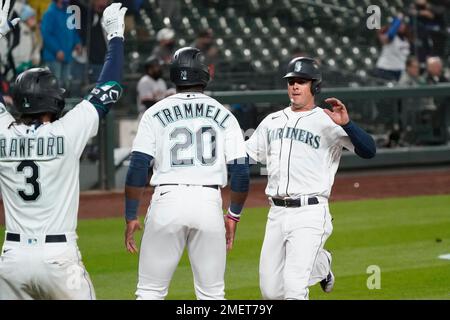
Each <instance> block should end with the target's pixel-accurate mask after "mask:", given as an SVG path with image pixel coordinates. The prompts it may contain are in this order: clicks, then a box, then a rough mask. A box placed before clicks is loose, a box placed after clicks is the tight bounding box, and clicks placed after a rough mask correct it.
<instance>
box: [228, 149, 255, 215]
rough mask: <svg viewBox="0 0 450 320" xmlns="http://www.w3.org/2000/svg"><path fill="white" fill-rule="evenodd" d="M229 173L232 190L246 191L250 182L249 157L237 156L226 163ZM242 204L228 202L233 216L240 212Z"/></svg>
mask: <svg viewBox="0 0 450 320" xmlns="http://www.w3.org/2000/svg"><path fill="white" fill-rule="evenodd" d="M227 168H228V172H229V173H230V189H231V191H233V192H247V191H248V189H249V184H250V168H249V158H248V157H245V158H239V159H236V160H233V161H231V162H229V163H228V164H227ZM243 206H244V205H243V204H241V203H233V202H232V203H230V208H229V211H231V212H232V213H233V216H234V217H235V218H238V217H239V215H240V214H241V211H242V208H243Z"/></svg>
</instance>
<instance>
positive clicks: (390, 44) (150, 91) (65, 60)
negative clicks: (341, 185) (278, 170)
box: [0, 0, 450, 147]
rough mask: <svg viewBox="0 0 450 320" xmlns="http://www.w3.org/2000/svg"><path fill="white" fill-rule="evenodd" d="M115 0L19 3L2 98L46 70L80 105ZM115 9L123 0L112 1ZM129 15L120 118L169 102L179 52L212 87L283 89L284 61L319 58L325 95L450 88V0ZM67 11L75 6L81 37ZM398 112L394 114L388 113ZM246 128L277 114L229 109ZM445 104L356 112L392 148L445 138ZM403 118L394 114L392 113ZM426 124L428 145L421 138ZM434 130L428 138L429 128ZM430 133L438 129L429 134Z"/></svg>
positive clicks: (154, 7)
mask: <svg viewBox="0 0 450 320" xmlns="http://www.w3.org/2000/svg"><path fill="white" fill-rule="evenodd" d="M111 2H112V1H110V0H53V1H51V0H16V1H15V2H14V5H13V8H12V10H11V18H13V17H15V16H18V17H20V18H21V22H20V25H19V27H18V28H16V29H15V30H14V32H13V33H11V34H9V35H8V37H7V38H5V39H2V40H1V41H2V42H1V43H0V75H1V76H0V77H1V90H2V92H3V94H4V95H5V96H6V101H7V103H9V104H11V103H12V100H11V99H10V98H9V97H8V95H9V94H10V84H11V83H12V82H13V81H14V79H15V77H16V76H17V75H18V74H19V73H20V72H22V71H24V70H26V69H28V68H31V67H36V66H47V67H48V68H50V69H51V70H52V71H53V72H54V73H55V74H56V75H57V77H58V78H59V79H60V81H61V84H62V85H63V86H64V87H65V88H66V89H68V96H69V97H74V98H80V97H83V96H84V95H85V94H86V93H87V92H88V90H89V88H90V87H92V86H93V84H95V81H96V79H97V77H98V75H99V72H100V71H101V67H102V64H103V59H104V55H105V52H106V38H105V35H104V33H103V31H102V28H101V24H100V22H101V17H102V12H103V10H104V9H105V8H106V7H107V6H108V5H109V4H110V3H111ZM117 2H118V1H117ZM120 2H122V3H123V4H124V5H125V6H127V7H128V12H127V16H126V69H125V70H124V76H125V79H124V86H125V89H126V94H125V97H124V98H123V99H122V101H121V103H120V105H119V106H117V108H116V110H115V112H116V113H115V116H116V117H117V119H127V118H128V119H129V118H131V119H137V118H138V116H139V114H141V113H142V112H143V111H145V110H146V109H147V108H149V107H151V106H152V105H153V104H154V103H155V102H157V101H159V100H160V99H162V98H164V97H166V96H168V95H170V94H173V93H174V88H173V85H172V84H171V83H170V81H169V73H168V64H169V63H170V59H171V55H172V54H173V53H174V51H175V50H176V49H177V48H179V47H182V46H193V47H197V48H199V49H200V50H202V51H203V52H204V53H205V55H206V58H207V63H208V65H209V67H210V73H211V78H212V81H211V83H210V85H209V87H208V90H211V91H230V90H235V91H240V92H243V91H246V90H273V89H285V87H286V84H285V82H284V81H283V79H282V76H283V74H284V72H285V68H286V66H287V63H288V62H289V61H290V60H291V59H292V58H293V57H296V56H301V55H306V56H312V57H314V58H316V59H317V60H318V62H319V63H320V65H321V67H322V69H323V77H324V86H325V87H363V86H388V87H395V86H407V87H410V86H421V85H424V84H431V85H434V84H439V83H446V82H448V79H449V68H448V67H449V65H450V56H449V52H450V45H449V42H450V37H449V30H450V23H449V19H450V0H392V1H387V0H361V1H359V0H358V1H356V0H320V1H319V0H318V1H308V0H276V1H275V0H249V1H237V0H228V1H223V0H222V1H220V0H121V1H120ZM71 5H77V6H78V8H80V17H81V23H80V24H79V25H80V28H79V29H76V28H75V29H70V28H67V25H68V22H69V24H70V23H73V24H76V23H75V21H71V19H73V18H72V17H73V14H74V11H70V10H69V11H68V10H67V8H68V7H69V6H71ZM370 5H378V6H379V7H380V9H381V26H380V27H381V28H380V29H378V30H369V29H368V28H367V27H366V20H367V18H368V17H369V16H370V13H367V11H366V10H367V8H368V7H369V6H370ZM393 104H394V105H395V106H394V107H392V105H393ZM229 107H230V109H231V110H232V111H233V112H234V113H235V114H236V115H237V117H238V119H239V121H240V122H241V126H242V127H243V129H244V130H245V129H248V128H255V127H256V125H257V123H258V122H259V121H260V119H261V117H262V116H263V115H264V114H265V113H267V112H270V110H271V108H279V107H280V106H275V105H274V106H269V108H267V106H266V107H265V108H263V109H259V108H258V106H257V105H255V104H251V103H243V104H232V105H230V106H229ZM448 109H449V100H448V98H442V99H436V98H432V97H430V98H420V99H413V98H408V97H405V98H404V99H401V100H396V101H384V102H383V101H381V102H377V103H374V102H371V101H367V103H366V104H365V105H361V103H360V105H359V108H354V109H353V110H352V112H353V113H354V117H355V118H357V119H359V120H360V122H362V123H363V124H365V126H366V128H367V129H368V130H369V132H371V133H373V134H374V135H375V134H380V136H381V135H383V134H384V135H385V136H386V138H384V139H379V140H378V144H379V145H381V146H386V147H395V146H405V145H421V144H443V143H447V141H448V135H449V132H448V129H449V127H448V123H450V122H449V121H448V119H449V117H450V112H449V111H448ZM393 113H396V114H397V116H393ZM421 124H422V125H423V124H426V125H427V126H428V128H429V130H428V131H429V132H428V136H427V137H428V138H426V139H425V138H424V139H420V138H418V137H417V130H416V129H417V128H420V125H421ZM430 130H431V131H430ZM430 132H431V133H430Z"/></svg>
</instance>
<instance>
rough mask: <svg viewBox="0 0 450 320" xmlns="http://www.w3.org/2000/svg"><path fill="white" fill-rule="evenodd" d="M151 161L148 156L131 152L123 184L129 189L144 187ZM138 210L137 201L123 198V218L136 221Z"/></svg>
mask: <svg viewBox="0 0 450 320" xmlns="http://www.w3.org/2000/svg"><path fill="white" fill-rule="evenodd" d="M152 159H153V157H152V156H150V155H148V154H145V153H142V152H137V151H133V152H132V153H131V160H130V166H129V168H128V172H127V178H126V182H125V184H126V185H127V186H130V187H137V188H143V187H145V185H146V184H147V180H148V171H149V169H150V167H151V162H152ZM138 208H139V200H138V199H129V198H127V197H125V218H126V219H127V220H135V219H137V211H138Z"/></svg>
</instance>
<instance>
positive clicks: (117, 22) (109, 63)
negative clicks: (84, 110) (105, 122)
mask: <svg viewBox="0 0 450 320" xmlns="http://www.w3.org/2000/svg"><path fill="white" fill-rule="evenodd" d="M126 11H127V8H125V7H123V8H122V4H121V3H113V4H111V5H110V6H108V7H107V8H106V9H105V11H104V12H103V18H102V26H103V29H104V30H105V32H106V34H107V38H108V51H107V53H106V57H105V62H104V64H103V68H102V71H101V73H100V76H99V78H98V80H97V85H96V87H95V88H94V89H93V90H92V91H91V93H90V94H89V95H88V96H87V97H86V100H88V101H89V102H91V103H92V104H93V105H94V106H95V108H96V109H97V111H98V113H99V116H100V117H104V116H105V115H106V114H107V113H108V111H109V108H110V107H111V106H112V105H113V104H114V103H116V102H117V101H118V100H119V98H120V96H121V95H122V91H123V89H122V87H121V85H120V82H121V81H122V73H123V64H124V32H125V13H126Z"/></svg>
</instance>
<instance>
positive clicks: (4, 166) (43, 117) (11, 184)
mask: <svg viewBox="0 0 450 320" xmlns="http://www.w3.org/2000/svg"><path fill="white" fill-rule="evenodd" d="M0 2H2V1H0ZM0 4H1V5H3V3H0ZM2 7H3V8H2V11H1V13H0V36H4V35H5V34H6V32H7V31H9V30H10V29H11V28H12V27H13V24H12V23H9V22H8V21H7V18H6V17H7V14H8V8H9V0H5V4H4V6H2ZM125 11H126V9H125V8H123V9H121V4H120V3H116V4H113V5H111V6H110V7H108V8H107V9H106V10H105V12H104V20H103V27H104V29H105V31H106V32H107V34H108V39H109V45H108V53H107V58H106V60H105V65H104V67H103V71H102V74H101V76H100V78H99V80H98V85H97V86H96V88H94V89H93V90H92V92H91V93H90V94H89V95H88V96H87V97H86V98H85V99H84V100H83V101H82V102H80V103H79V104H78V105H77V106H76V107H75V108H74V109H73V110H71V111H69V112H68V113H67V114H65V115H64V116H63V117H61V118H60V114H61V112H62V110H63V108H64V97H63V95H64V89H62V88H60V87H59V86H58V81H57V79H56V77H55V76H54V75H53V74H52V73H51V72H50V71H49V70H48V69H42V68H35V69H30V70H28V71H25V72H24V73H22V74H20V75H19V76H18V77H17V80H16V82H15V86H14V93H13V99H14V107H15V108H16V111H17V113H18V114H19V116H18V117H16V118H13V117H12V116H11V114H9V112H8V111H7V110H6V108H5V105H4V103H3V99H2V97H0V188H1V190H2V195H3V202H4V207H5V222H6V232H5V241H4V244H3V248H2V252H1V257H0V300H4V299H8V300H9V299H83V300H84V299H95V292H94V288H93V286H92V283H91V280H90V278H89V275H88V273H87V272H86V269H85V267H84V265H83V263H82V260H81V255H80V252H79V250H78V247H77V235H76V227H77V214H78V201H79V159H80V156H81V153H82V151H83V149H84V147H85V145H86V143H87V142H88V140H89V139H90V138H91V137H93V136H95V135H96V134H97V130H98V125H99V119H100V117H103V116H104V115H105V114H106V113H107V111H108V108H109V107H110V106H111V105H112V104H113V103H115V102H116V101H117V100H118V99H119V97H120V95H121V90H122V89H121V87H120V85H119V84H118V81H120V77H121V68H122V65H123V32H124V15H125Z"/></svg>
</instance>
